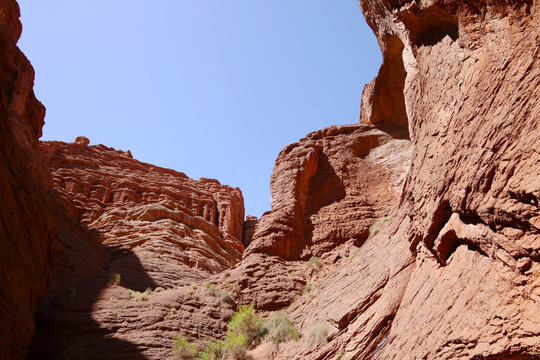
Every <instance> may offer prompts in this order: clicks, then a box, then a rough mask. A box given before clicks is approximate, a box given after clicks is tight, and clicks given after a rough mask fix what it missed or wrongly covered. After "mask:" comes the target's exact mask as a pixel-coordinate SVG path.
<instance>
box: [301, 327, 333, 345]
mask: <svg viewBox="0 0 540 360" xmlns="http://www.w3.org/2000/svg"><path fill="white" fill-rule="evenodd" d="M327 341H328V330H327V329H326V326H325V325H324V324H318V325H315V326H313V327H311V328H310V329H309V330H308V332H307V336H306V344H307V345H308V346H312V345H320V344H324V343H326V342H327Z"/></svg>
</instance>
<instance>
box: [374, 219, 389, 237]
mask: <svg viewBox="0 0 540 360" xmlns="http://www.w3.org/2000/svg"><path fill="white" fill-rule="evenodd" d="M388 221H389V219H388V218H387V217H386V216H383V217H381V218H378V219H377V220H376V221H375V222H374V223H373V225H371V226H370V227H369V237H373V236H375V235H377V233H378V232H379V231H380V230H381V228H382V227H383V225H384V224H386V223H387V222H388Z"/></svg>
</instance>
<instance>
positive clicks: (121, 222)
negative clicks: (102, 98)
mask: <svg viewBox="0 0 540 360" xmlns="http://www.w3.org/2000/svg"><path fill="white" fill-rule="evenodd" d="M360 6H361V8H362V10H363V12H364V15H365V16H366V19H367V21H368V23H369V25H370V26H371V27H372V29H373V30H374V32H375V34H376V36H377V39H378V41H379V44H380V47H381V49H382V52H383V64H382V66H381V69H380V71H379V75H378V76H377V78H376V79H374V80H373V81H372V82H371V83H370V84H368V85H367V86H366V87H365V89H364V93H363V98H362V105H361V116H360V119H361V124H360V125H350V126H339V127H330V128H327V129H324V130H321V131H317V132H314V133H312V134H309V135H308V136H307V137H306V138H305V139H302V140H301V141H299V142H298V143H296V144H292V145H290V146H288V147H286V148H285V149H284V150H283V151H282V152H281V153H280V154H279V156H278V159H277V161H276V165H275V167H274V171H273V174H272V178H271V192H272V211H271V212H268V213H266V214H265V215H263V217H262V218H261V219H260V220H259V221H257V220H256V219H250V223H249V224H246V225H245V226H244V224H243V221H242V220H243V208H242V206H241V202H242V198H241V194H240V192H239V191H238V190H237V189H231V188H228V187H225V186H222V185H220V184H219V183H217V182H216V181H213V180H204V179H203V180H201V181H199V182H195V181H193V180H190V179H188V178H187V177H186V176H185V175H183V174H181V173H177V172H173V171H171V170H166V169H161V168H157V167H154V166H151V165H148V164H143V163H140V162H137V161H135V160H133V159H132V158H131V155H130V154H129V152H127V153H124V152H121V151H116V150H113V149H109V148H106V147H104V146H88V145H89V144H88V140H87V139H85V138H79V139H77V141H76V142H75V143H72V144H65V143H56V142H51V143H44V144H43V147H42V148H43V151H44V152H45V153H46V154H47V156H48V158H49V160H50V162H51V164H52V166H53V169H54V179H55V184H56V188H57V194H58V202H59V204H58V206H57V207H55V208H53V209H52V210H51V211H50V212H48V213H46V214H45V215H44V216H43V217H42V218H40V220H39V221H42V222H41V223H38V224H40V226H41V225H43V226H41V227H40V231H43V229H45V230H46V233H47V231H48V230H49V229H50V230H51V231H49V233H50V234H52V235H51V237H49V239H50V240H51V241H52V240H53V239H54V229H53V226H50V227H49V226H48V224H49V222H47V219H48V218H50V216H51V214H52V216H54V217H55V218H56V219H57V222H58V226H59V228H60V232H59V233H60V247H59V257H58V260H57V268H58V271H57V275H56V277H55V283H54V285H53V287H52V288H51V291H50V292H49V294H48V296H47V298H46V299H45V301H44V303H43V304H42V305H41V306H40V310H39V312H38V313H37V314H36V315H37V318H38V325H39V328H40V330H39V331H38V336H37V337H36V338H35V341H34V345H33V347H32V352H31V354H30V355H29V358H35V359H47V358H51V357H54V356H57V357H58V356H61V357H62V356H63V357H68V355H70V354H73V353H75V354H81V353H82V354H83V355H84V356H85V357H87V358H89V359H93V358H95V359H116V358H133V359H142V358H150V359H161V358H165V357H167V356H170V355H171V340H170V339H171V336H172V335H173V334H175V333H183V334H184V335H186V336H188V337H189V338H190V339H195V340H197V341H199V342H203V341H204V340H206V338H216V337H223V335H224V333H225V324H226V321H227V319H228V318H229V317H230V316H231V314H232V313H233V311H234V308H235V305H236V304H237V303H249V302H253V303H254V304H255V305H256V307H257V308H258V309H259V310H262V311H265V312H271V311H275V310H279V309H286V311H287V312H288V314H289V315H290V316H291V317H292V318H293V320H294V321H295V323H296V324H297V326H298V327H299V328H300V330H301V331H302V333H303V334H304V338H303V340H302V343H300V344H298V343H295V342H293V343H288V344H284V345H282V346H281V347H280V351H279V353H278V355H277V357H278V358H279V359H310V360H322V359H491V360H498V359H501V360H502V359H522V360H523V359H538V358H540V211H539V209H538V202H539V198H540V152H539V150H538V149H540V129H539V128H538V127H539V121H538V119H539V118H540V100H539V99H540V59H539V58H540V32H539V30H538V29H540V20H539V16H540V4H539V3H538V2H537V1H533V0H529V1H527V0H526V1H503V0H485V1H480V0H472V1H454V0H439V1H437V0H430V1H427V0H419V1H408V0H399V1H397V0H360ZM2 9H3V8H2ZM2 21H6V20H5V18H3V19H2ZM10 39H11V38H10ZM2 56H6V55H5V54H4V55H2ZM10 59H11V58H9V57H8V59H7V60H4V61H3V62H2V64H10V62H9V61H11V60H10ZM3 66H4V65H3ZM9 69H11V68H9ZM6 73H8V74H10V72H9V71H7V72H6ZM7 83H8V82H6V84H7ZM15 83H16V82H15ZM2 86H3V85H2ZM28 88H29V87H27V89H28ZM6 93H13V92H12V91H11V92H9V91H7V92H6ZM16 93H17V94H18V92H16ZM30 99H33V98H32V97H30ZM2 101H6V104H10V102H9V101H7V100H5V99H4V97H3V98H2ZM6 106H7V105H5V106H4V107H3V109H6ZM10 106H11V105H10ZM7 108H9V107H7ZM15 108H17V109H24V107H15ZM6 111H7V110H6ZM25 111H26V110H25ZM25 111H19V112H16V114H19V115H18V117H15V118H13V119H15V120H10V121H12V122H13V125H11V126H12V127H11V128H9V131H11V133H12V134H15V135H14V136H13V137H12V138H15V139H18V140H20V139H25V137H24V136H22V135H21V134H25V133H24V131H22V132H21V131H20V129H24V126H25V125H24V124H25V122H21V121H18V120H17V119H22V118H24V116H26V115H24V114H27V113H28V112H25ZM21 114H22V115H21ZM5 118H6V119H11V118H8V117H7V116H6V117H5ZM32 119H33V117H32ZM2 121H4V117H3V118H2ZM28 123H29V124H35V123H33V122H28ZM7 124H10V123H9V122H7ZM21 124H22V125H21ZM20 126H22V128H21V127H20ZM28 126H30V125H28ZM36 126H37V125H36ZM38 127H39V126H38ZM28 128H29V129H35V126H34V127H32V126H30V127H28ZM34 132H35V136H34V137H30V139H34V140H33V141H34V142H33V143H32V142H29V144H30V145H27V144H26V143H24V144H26V145H24V146H22V147H21V149H22V152H21V151H20V149H19V150H17V151H18V152H17V154H20V153H22V154H25V151H26V152H27V153H28V154H29V155H28V156H29V159H38V160H39V155H35V154H33V153H32V151H34V152H35V138H37V134H38V133H39V131H34ZM6 133H7V134H9V133H10V132H6ZM3 134H4V133H3ZM28 134H33V133H32V132H29V133H27V135H28ZM2 136H4V135H2ZM27 138H28V137H27ZM10 141H11V142H9V141H7V142H6V143H7V144H14V145H13V146H15V145H17V144H18V143H17V142H14V141H13V140H10ZM32 144H33V145H32ZM2 146H4V143H2ZM9 146H11V145H9ZM32 146H33V147H32ZM2 154H10V152H9V149H8V148H6V150H5V151H3V152H2ZM34 155H35V156H34ZM2 156H4V155H2ZM36 161H37V160H36ZM5 163H6V164H10V163H9V162H5ZM14 164H15V163H14ZM17 164H19V165H18V166H19V167H17V166H15V165H13V166H11V167H10V165H4V163H3V164H2V166H5V167H6V169H8V170H9V171H10V172H7V174H13V173H14V172H15V173H17V171H20V169H23V168H24V167H21V166H22V165H20V163H17ZM23 164H24V166H29V169H30V170H32V171H37V172H32V171H30V170H28V171H27V172H21V174H23V175H21V176H22V177H20V178H16V179H15V180H13V182H9V181H11V178H9V176H12V175H6V176H8V178H7V180H6V181H7V182H6V183H7V184H15V185H9V186H22V185H20V184H27V183H28V182H29V181H30V182H32V184H33V186H37V188H38V189H39V188H40V187H41V188H45V189H47V184H48V182H47V181H46V179H47V177H46V176H44V177H40V176H39V174H40V172H39V171H38V170H39V169H40V165H39V164H40V163H39V161H38V162H37V163H35V164H34V163H33V162H32V161H29V162H23ZM27 164H33V165H32V166H30V165H27ZM36 169H38V170H36ZM27 174H30V176H28V175H27ZM36 174H37V175H36ZM32 176H34V178H37V179H38V180H36V181H33V180H28V179H33V177H32ZM39 179H41V180H39ZM2 184H4V182H3V183H2ZM3 186H4V185H3ZM6 186H8V185H6ZM48 186H50V185H48ZM49 188H50V187H49ZM9 189H10V188H9V187H7V188H6V191H5V192H6V193H8V194H10V193H9V191H10V190H9ZM33 189H34V190H30V191H35V187H34V188H33ZM25 191H26V190H23V192H22V193H26V192H25ZM14 194H18V193H17V192H15V193H14ZM29 194H34V193H33V192H30V193H29ZM40 194H44V193H42V192H37V195H29V196H34V198H37V199H38V200H40V199H42V198H41V197H39V196H41V195H40ZM14 196H15V195H13V196H12V198H13V199H14ZM43 196H45V195H43ZM7 201H8V202H9V201H11V200H9V198H8V200H7ZM11 203H13V204H16V203H17V204H19V202H15V201H14V200H13V201H11ZM22 203H23V204H24V203H25V202H24V201H23V202H22ZM38 203H39V204H41V203H44V201H41V202H38ZM29 204H30V205H28V206H37V205H35V203H33V202H30V203H29ZM32 204H33V205H32ZM23 206H24V205H23ZM39 209H41V208H39V207H38V208H30V210H29V211H28V213H30V214H33V215H36V214H41V213H40V212H39V211H38V210H39ZM21 211H23V210H21ZM2 214H4V213H2ZM5 214H8V213H7V212H6V213H5ZM2 216H4V215H2ZM5 216H10V215H5ZM7 219H8V217H3V218H2V224H6V225H3V226H5V227H6V228H7V229H9V226H19V227H18V228H17V229H19V228H22V229H27V230H25V231H35V229H34V228H32V230H28V229H29V227H27V228H25V227H24V224H22V223H21V224H19V223H16V222H15V225H13V224H11V223H8V221H7ZM243 227H244V229H245V232H244V233H242V229H243ZM14 229H15V228H14ZM2 230H3V229H2ZM13 231H15V230H13ZM23 234H25V233H24V232H23ZM40 234H41V235H43V233H42V232H40ZM41 235H40V236H41ZM51 241H50V242H49V243H51ZM242 241H243V242H244V243H245V244H246V245H248V246H247V249H246V251H245V252H244V254H243V258H242V261H240V262H239V263H237V261H239V259H240V256H241V253H242V250H243V246H242ZM49 243H47V244H49ZM19 246H28V245H27V243H24V244H20V245H19ZM32 249H33V248H32ZM32 251H34V250H32ZM39 254H41V253H39ZM39 254H37V255H39ZM313 256H317V257H320V259H321V264H322V267H320V268H319V267H318V266H311V267H309V266H307V263H306V261H307V260H308V259H310V258H311V257H313ZM19 258H22V259H24V256H22V255H21V256H18V257H17V259H19ZM46 264H47V262H43V263H40V262H39V261H38V262H36V263H32V264H30V265H29V266H30V269H37V267H41V268H43V267H45V266H46ZM235 264H236V265H235ZM19 265H20V264H18V263H17V264H15V265H13V269H17V270H19V269H20V267H17V266H19ZM233 265H234V266H233ZM2 266H3V265H2ZM23 266H24V264H23ZM231 266H232V268H231ZM41 268H40V269H41ZM10 269H11V268H10ZM196 269H200V270H196ZM45 270H46V271H45V276H47V274H50V272H49V273H47V270H48V268H45ZM113 274H120V276H121V279H120V280H119V281H116V283H115V281H112V282H111V281H108V277H109V276H110V275H113ZM3 276H4V275H3ZM13 279H15V277H14V278H13ZM112 279H113V280H115V278H114V277H113V278H112ZM116 279H118V278H116ZM8 280H9V281H11V280H10V279H7V280H4V281H6V282H7V283H8V284H11V285H10V286H12V287H13V284H14V282H11V283H10V282H9V281H8ZM23 280H24V279H23ZM40 281H41V280H40ZM203 281H212V282H214V283H217V284H218V285H212V284H210V283H208V284H206V285H203V284H202V282H203ZM118 282H119V284H117V283H118ZM44 283H46V281H43V282H40V283H39V285H40V286H41V287H40V288H39V289H42V288H43V286H42V285H43V284H44ZM191 283H195V284H191ZM158 286H161V287H163V288H165V289H164V290H161V289H159V288H158ZM146 287H149V288H151V289H154V292H153V293H151V294H149V295H147V297H148V299H147V300H143V301H135V300H134V299H133V298H131V297H130V292H129V290H128V289H134V290H138V291H143V290H144V289H145V288H146ZM216 287H221V288H222V289H223V290H219V289H217V290H216ZM15 290H17V288H15ZM15 290H14V291H15ZM158 290H160V291H158ZM225 290H226V292H225ZM15 293H17V292H16V291H15ZM38 293H39V292H38ZM20 294H21V296H23V295H25V293H20ZM35 294H36V293H34V292H32V296H35ZM26 295H27V296H30V295H28V294H27V293H26ZM133 295H135V294H133ZM22 299H24V297H23V298H22ZM12 303H14V302H12ZM17 306H19V304H17ZM24 306H27V310H28V309H30V310H31V306H28V304H27V303H26V304H24ZM3 313H5V312H3ZM7 321H10V319H9V318H8V319H7ZM316 325H322V326H323V327H324V328H325V329H326V335H325V336H323V339H322V341H319V342H318V343H310V342H309V340H310V337H309V332H310V329H312V328H313V327H314V326H316ZM319 328H320V327H319ZM319 332H320V333H323V332H321V331H319ZM28 333H30V332H28ZM324 337H326V340H327V341H324ZM22 339H23V342H24V337H23V338H22ZM2 344H4V345H2V346H4V348H2V349H8V350H3V351H6V352H7V351H10V352H13V350H12V349H11V348H10V347H7V348H6V347H5V346H6V345H5V339H4V338H2ZM9 344H10V343H8V345H9ZM21 345H23V346H24V344H23V343H22V344H21ZM10 349H11V350H10ZM262 353H264V351H260V352H258V353H257V354H262ZM15 355H16V354H15ZM71 356H74V355H71Z"/></svg>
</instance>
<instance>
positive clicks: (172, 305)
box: [28, 137, 244, 359]
mask: <svg viewBox="0 0 540 360" xmlns="http://www.w3.org/2000/svg"><path fill="white" fill-rule="evenodd" d="M41 150H42V151H43V153H44V154H45V156H46V158H47V160H48V161H49V163H50V165H51V168H52V173H53V178H54V182H55V188H56V194H57V203H58V204H57V208H56V212H55V217H56V219H57V221H58V224H59V228H60V232H59V233H60V244H59V254H58V259H57V271H56V274H55V279H54V283H53V286H52V287H51V289H50V290H49V292H48V294H47V297H46V298H45V300H44V301H43V302H42V304H41V305H40V307H39V309H38V311H37V313H36V317H37V319H38V320H37V324H38V335H37V336H36V338H35V339H34V341H33V344H32V347H31V349H30V355H29V357H28V358H31V359H47V358H54V357H55V356H68V355H69V354H70V353H71V352H76V353H80V354H82V355H84V357H85V358H88V359H116V358H118V356H119V355H118V354H119V353H120V354H123V355H122V356H131V357H132V358H141V359H142V358H163V357H166V356H169V355H170V353H171V350H172V347H171V345H172V337H173V335H175V334H176V333H179V332H180V333H184V334H185V335H186V336H188V337H190V338H199V337H207V338H216V337H220V336H223V334H224V331H225V325H226V322H227V320H228V318H230V316H231V315H232V314H233V313H234V304H235V301H234V299H233V298H232V297H231V296H230V295H229V292H226V290H223V289H217V288H216V287H215V286H216V285H213V284H210V283H208V284H205V285H203V283H204V282H205V281H206V280H208V279H209V277H210V275H211V274H214V273H218V272H221V271H223V270H225V269H227V268H229V267H231V266H233V265H234V264H235V263H237V262H238V261H239V260H240V259H241V256H242V251H243V245H242V236H243V222H244V219H243V218H244V208H243V198H242V193H241V192H240V190H238V189H237V188H231V187H229V186H225V185H221V184H220V183H219V182H218V181H217V180H212V179H204V178H203V179H200V180H199V181H195V180H192V179H190V178H188V177H187V176H186V175H185V174H183V173H179V172H176V171H173V170H169V169H164V168H159V167H156V166H153V165H149V164H145V163H142V162H139V161H137V160H135V159H133V158H132V156H131V154H130V153H129V152H124V151H119V150H114V149H112V148H107V147H105V146H103V145H96V146H90V145H89V140H88V139H86V138H84V137H79V138H77V139H76V141H75V142H73V143H63V142H54V141H52V142H42V143H41ZM146 289H148V290H146ZM145 291H146V293H145Z"/></svg>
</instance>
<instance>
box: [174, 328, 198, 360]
mask: <svg viewBox="0 0 540 360" xmlns="http://www.w3.org/2000/svg"><path fill="white" fill-rule="evenodd" d="M173 340H174V344H173V353H174V357H175V359H179V360H194V359H196V358H197V347H196V346H195V344H193V343H192V342H190V341H189V340H188V339H186V338H185V337H184V336H183V335H181V334H178V335H175V336H174V337H173Z"/></svg>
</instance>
